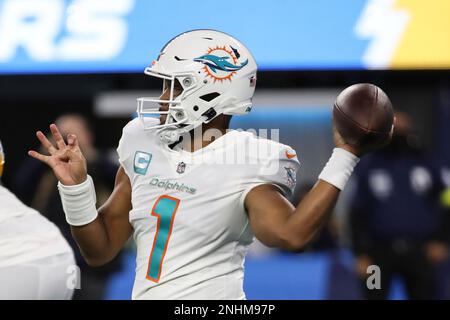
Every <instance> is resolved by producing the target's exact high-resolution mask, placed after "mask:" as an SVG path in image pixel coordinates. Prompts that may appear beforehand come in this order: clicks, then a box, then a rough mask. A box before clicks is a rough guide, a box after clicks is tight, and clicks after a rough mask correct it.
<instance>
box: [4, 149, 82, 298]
mask: <svg viewBox="0 0 450 320" xmlns="http://www.w3.org/2000/svg"><path fill="white" fill-rule="evenodd" d="M4 159H5V156H4V153H3V147H2V144H1V142H0V177H1V175H2V173H3V166H4V163H5V162H4ZM0 204H1V205H0V235H1V236H0V283H1V286H0V300H16V299H20V300H22V299H27V300H42V299H44V300H48V299H57V300H61V299H71V297H72V294H73V290H74V288H75V287H77V286H78V284H79V283H78V277H79V274H78V271H77V270H78V269H77V268H76V264H75V259H74V255H73V251H72V249H71V248H70V247H69V244H68V243H67V241H66V240H65V239H64V237H63V236H62V235H61V232H60V231H59V229H58V228H57V227H56V226H55V225H54V224H53V223H51V222H50V221H48V220H47V219H46V218H45V217H43V216H42V215H41V214H39V212H37V211H36V210H33V209H31V208H29V207H27V206H25V205H24V204H23V203H22V202H20V201H19V200H18V199H17V198H16V197H15V196H14V195H13V194H12V193H11V192H10V191H9V190H8V189H6V188H5V187H3V186H2V185H1V184H0ZM71 278H72V279H71Z"/></svg>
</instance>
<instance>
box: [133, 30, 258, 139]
mask: <svg viewBox="0 0 450 320" xmlns="http://www.w3.org/2000/svg"><path fill="white" fill-rule="evenodd" d="M256 70H257V65H256V61H255V59H254V58H253V56H252V54H251V53H250V51H249V50H248V49H247V48H246V47H245V46H244V45H243V44H242V43H241V42H239V41H238V40H236V39H235V38H233V37H231V36H230V35H228V34H226V33H223V32H219V31H215V30H193V31H188V32H185V33H182V34H180V35H178V36H176V37H175V38H173V39H172V40H170V41H169V42H168V43H167V44H166V45H165V46H164V48H163V49H162V50H161V52H160V54H159V57H158V59H157V60H154V61H153V63H152V65H151V66H150V67H148V68H146V69H145V74H147V75H149V76H152V77H157V78H160V79H163V80H165V81H163V83H164V84H165V85H163V92H165V90H166V87H165V86H168V88H167V89H169V88H170V95H169V99H168V100H161V99H160V97H143V98H138V99H137V100H138V108H137V114H138V116H139V117H140V118H141V119H142V121H143V122H144V127H145V128H146V129H156V130H158V133H159V135H160V137H161V139H162V140H163V141H164V142H166V143H174V142H176V141H178V139H179V137H180V135H181V134H183V133H185V132H189V131H191V130H192V129H194V128H196V127H197V126H199V125H201V124H202V123H208V122H210V121H211V120H212V119H214V118H215V117H217V116H218V115H220V114H226V115H241V114H246V113H248V112H250V110H251V108H252V97H253V93H254V91H255V85H256ZM176 81H178V82H179V83H180V84H181V87H182V88H183V91H182V93H181V94H180V95H178V96H177V97H174V84H175V82H176ZM169 86H170V87H169ZM161 105H167V106H168V111H160V107H161ZM163 114H166V115H167V117H166V121H165V123H163V124H159V125H155V124H154V122H146V121H145V118H146V117H148V116H154V115H163Z"/></svg>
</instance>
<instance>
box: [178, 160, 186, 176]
mask: <svg viewBox="0 0 450 320" xmlns="http://www.w3.org/2000/svg"><path fill="white" fill-rule="evenodd" d="M185 170H186V163H184V162H180V163H179V164H178V166H177V172H178V173H179V174H182V173H184V171H185Z"/></svg>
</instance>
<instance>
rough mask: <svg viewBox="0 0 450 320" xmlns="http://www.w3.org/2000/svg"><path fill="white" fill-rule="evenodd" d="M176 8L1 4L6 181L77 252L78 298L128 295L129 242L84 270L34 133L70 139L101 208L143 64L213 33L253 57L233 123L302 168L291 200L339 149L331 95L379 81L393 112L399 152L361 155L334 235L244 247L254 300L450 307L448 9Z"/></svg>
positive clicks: (442, 4) (384, 0) (390, 4)
mask: <svg viewBox="0 0 450 320" xmlns="http://www.w3.org/2000/svg"><path fill="white" fill-rule="evenodd" d="M171 2H172V5H171V6H170V10H171V11H172V12H171V16H172V17H176V18H174V20H175V22H173V21H172V22H171V23H168V22H169V21H168V20H166V19H165V15H164V14H163V13H164V12H166V11H167V10H168V5H167V2H165V1H152V4H151V5H150V1H148V2H147V1H137V0H114V1H107V2H105V1H101V0H92V1H81V0H53V1H43V0H35V1H32V2H31V1H26V0H0V106H1V109H0V110H1V113H0V139H1V141H2V143H3V147H4V149H5V153H6V157H7V158H6V159H7V162H6V168H5V173H4V177H3V179H2V182H3V184H4V185H5V186H6V187H7V188H9V189H10V190H11V191H12V192H14V193H15V194H16V195H17V196H18V197H19V198H20V199H21V200H22V201H23V202H24V203H25V204H27V205H29V206H31V207H33V208H35V209H37V210H38V211H39V212H41V213H42V214H43V215H44V216H46V217H47V218H48V219H49V220H51V221H52V222H54V223H55V224H56V225H57V226H58V227H59V228H60V229H61V232H62V233H63V235H64V236H65V237H66V239H67V240H68V241H69V243H70V244H71V245H72V247H73V248H74V252H75V253H76V258H77V263H78V264H79V266H80V268H81V290H76V292H75V296H74V298H75V299H129V298H130V296H131V287H132V283H133V279H134V249H135V248H134V247H133V244H132V243H131V242H130V244H129V245H127V247H126V248H125V249H124V250H123V252H122V253H121V254H120V255H119V256H118V257H117V258H116V259H115V260H114V261H112V262H111V263H109V264H108V265H106V266H104V267H101V268H91V267H89V266H87V265H86V264H85V263H84V262H83V260H82V258H81V256H80V254H79V250H78V248H77V247H76V244H75V242H74V241H73V240H72V237H71V234H70V228H69V226H68V225H67V223H66V222H65V219H64V214H63V212H62V207H61V202H60V199H59V195H58V191H57V188H56V183H57V181H56V180H55V178H54V176H53V174H52V173H51V172H50V171H49V169H48V168H47V167H45V166H44V165H42V164H41V163H38V162H37V161H36V160H33V159H31V158H29V157H28V156H27V155H26V154H27V151H28V150H29V149H35V148H38V141H37V139H36V138H35V132H36V131H37V130H43V131H44V132H45V131H49V130H48V125H49V124H50V123H56V124H57V125H58V126H59V128H60V129H61V131H62V133H63V135H64V134H65V133H68V132H71V133H75V134H77V135H78V137H79V142H80V145H81V148H82V151H83V153H84V154H85V156H86V158H87V162H88V167H89V168H88V170H89V173H90V175H91V176H92V177H93V179H94V181H95V185H96V189H97V190H96V192H97V199H98V203H97V204H98V205H101V204H102V203H103V202H104V201H105V200H106V199H107V197H108V196H109V194H110V192H111V190H112V188H113V185H114V178H115V173H116V171H117V168H118V161H117V154H116V152H115V148H116V147H117V144H118V141H119V138H120V136H121V132H122V128H123V126H124V125H125V124H126V123H127V122H128V121H129V120H130V119H132V118H133V117H134V110H135V107H136V103H135V99H136V98H137V97H140V96H152V95H158V94H159V92H160V90H161V88H160V87H159V83H156V82H153V81H152V80H150V79H147V78H146V76H145V75H144V74H143V69H144V68H145V66H146V65H148V64H149V63H150V62H151V61H152V59H155V58H156V57H157V54H158V52H159V49H160V48H161V47H162V46H163V45H164V43H165V42H166V41H167V40H169V39H171V38H172V37H173V36H174V35H176V34H178V33H180V32H182V31H186V30H190V29H196V28H205V27H208V28H215V29H219V30H222V31H225V32H229V33H230V34H232V35H234V36H235V37H237V38H238V39H240V40H241V41H242V42H244V43H245V44H246V45H247V47H249V48H250V49H251V50H252V52H253V54H254V56H255V58H256V60H257V61H258V63H259V66H260V69H261V71H260V72H259V75H258V83H257V90H256V94H255V98H254V110H253V111H252V112H251V113H250V114H249V115H248V116H245V117H235V118H233V119H232V122H231V127H232V128H236V129H237V128H240V129H256V130H258V129H268V130H270V129H279V133H280V141H281V142H282V143H285V144H288V145H291V146H292V147H293V148H294V149H295V150H296V151H297V154H298V155H299V160H300V162H301V164H302V169H301V170H300V172H299V174H298V177H297V187H296V193H295V195H294V197H293V198H292V199H291V200H292V202H293V203H294V204H297V203H298V201H299V200H300V199H301V198H302V197H303V196H304V195H305V193H306V192H307V191H308V190H309V189H310V188H311V186H312V185H313V184H314V183H315V181H316V179H317V176H318V174H319V173H320V170H321V169H322V167H323V166H324V164H325V163H326V161H327V159H328V157H329V155H330V152H331V150H332V148H333V141H332V132H331V121H332V117H331V107H332V105H333V102H334V99H335V98H336V96H337V95H338V93H339V92H340V90H342V89H343V88H344V87H346V86H348V85H351V84H354V83H357V82H371V83H374V84H376V85H378V86H380V87H381V88H382V89H383V90H384V91H385V92H386V93H387V94H388V95H389V96H390V98H391V100H392V102H393V105H394V108H395V109H396V111H397V113H396V118H397V121H396V130H395V134H394V137H393V140H392V143H391V144H390V146H389V147H387V148H385V149H384V150H382V151H380V152H377V153H375V154H371V155H368V156H365V157H364V158H363V159H362V160H361V162H360V164H359V165H358V167H357V170H356V172H355V174H354V175H353V177H352V179H351V182H350V184H349V185H348V186H347V188H346V190H345V191H344V192H343V193H342V195H341V198H340V200H339V203H338V205H337V207H336V209H335V212H334V213H333V215H332V217H331V219H330V221H329V223H328V225H327V226H326V227H325V228H324V229H323V231H322V232H321V233H320V234H319V235H318V236H317V238H316V239H315V240H314V241H313V243H311V244H310V245H309V246H308V248H305V251H304V252H302V253H299V254H293V253H288V252H281V251H279V250H274V249H270V248H267V247H264V246H263V245H262V244H260V243H258V242H257V241H256V242H255V243H254V245H252V247H251V250H250V252H249V256H248V258H247V260H246V279H245V290H246V293H247V297H248V298H249V299H449V298H450V251H449V249H450V248H449V245H450V126H449V125H448V123H449V121H450V72H449V68H450V42H449V40H448V34H449V32H450V19H449V16H448V15H449V13H450V5H449V3H448V2H447V1H446V0H441V1H438V0H436V1H434V2H433V3H434V5H433V6H431V5H429V4H428V3H425V2H423V1H402V0H358V1H351V2H350V1H349V2H345V3H341V2H333V3H331V2H329V1H325V0H320V1H298V0H295V1H294V0H292V1H286V3H285V4H284V5H283V6H280V5H279V2H277V1H271V0H264V1H252V0H248V1H242V2H241V1H237V0H236V1H234V0H233V1H231V2H230V3H229V4H227V6H228V5H230V8H234V9H233V11H235V14H234V15H233V17H227V16H226V15H227V14H228V13H225V12H224V13H220V14H219V13H216V12H214V14H213V15H214V17H212V16H211V17H209V14H205V12H200V11H202V10H199V9H198V8H207V7H208V6H205V4H206V1H203V0H199V1H198V2H199V3H198V4H196V5H195V6H194V4H192V3H189V4H188V2H183V1H181V0H180V1H176V0H173V1H171ZM234 4H235V5H234ZM194 7H195V8H194ZM236 8H239V10H237V11H236ZM148 15H151V16H152V19H150V20H149V19H148ZM205 16H206V17H205ZM199 21H200V22H199ZM269 22H270V23H269ZM269 137H270V136H269ZM0 205H1V204H0ZM0 237H1V235H0ZM373 264H375V265H378V266H379V267H380V269H381V289H380V290H368V289H367V286H366V279H367V276H368V274H367V267H368V266H370V265H373ZM268 275H270V276H268Z"/></svg>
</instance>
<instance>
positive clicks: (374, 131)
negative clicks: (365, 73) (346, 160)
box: [333, 83, 394, 149]
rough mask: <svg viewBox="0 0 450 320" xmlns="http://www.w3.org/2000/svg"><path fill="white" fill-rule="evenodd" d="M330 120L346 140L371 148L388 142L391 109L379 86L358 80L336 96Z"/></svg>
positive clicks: (390, 104)
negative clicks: (331, 119) (358, 81)
mask: <svg viewBox="0 0 450 320" xmlns="http://www.w3.org/2000/svg"><path fill="white" fill-rule="evenodd" d="M333 121H334V125H335V126H336V129H337V131H338V132H339V134H340V135H341V136H342V138H343V139H344V141H345V142H346V143H348V144H350V145H354V146H360V147H364V148H368V149H375V148H378V147H381V146H383V145H386V144H387V143H388V142H389V137H390V133H391V130H392V128H393V124H394V110H393V108H392V103H391V101H390V100H389V97H388V96H387V95H386V93H384V92H383V90H381V89H380V88H379V87H377V86H375V85H373V84H370V83H358V84H354V85H352V86H350V87H348V88H346V89H344V90H343V91H342V92H341V93H340V94H339V96H338V97H337V99H336V102H335V103H334V107H333Z"/></svg>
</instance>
